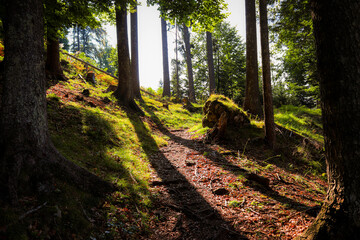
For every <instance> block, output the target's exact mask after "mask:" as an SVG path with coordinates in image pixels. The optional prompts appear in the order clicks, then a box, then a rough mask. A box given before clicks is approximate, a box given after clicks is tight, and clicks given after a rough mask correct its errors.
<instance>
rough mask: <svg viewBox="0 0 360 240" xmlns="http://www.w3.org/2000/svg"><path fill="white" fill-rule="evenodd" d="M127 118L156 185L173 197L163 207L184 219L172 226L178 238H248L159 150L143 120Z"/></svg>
mask: <svg viewBox="0 0 360 240" xmlns="http://www.w3.org/2000/svg"><path fill="white" fill-rule="evenodd" d="M127 116H128V117H129V119H130V121H131V123H132V124H133V126H134V128H135V132H136V134H137V136H138V138H139V140H140V142H141V144H142V148H143V149H144V151H145V153H146V155H147V156H148V157H149V159H150V163H151V165H152V167H153V168H154V169H155V171H156V173H157V175H158V176H159V177H160V178H161V181H160V182H156V183H153V185H155V184H156V185H162V186H165V187H166V189H167V192H168V193H169V195H170V198H171V199H169V200H166V201H167V202H162V203H161V205H162V206H163V207H165V208H168V209H172V210H175V211H177V212H180V213H181V214H182V215H184V216H185V217H179V218H178V221H177V222H176V224H175V225H180V226H179V227H177V226H174V227H173V231H175V230H176V231H179V232H180V236H179V237H177V239H247V238H246V237H245V236H243V235H242V234H241V233H240V232H237V231H235V230H234V229H233V228H232V226H231V225H230V224H229V223H228V222H226V221H225V220H224V219H223V218H222V217H221V215H220V214H219V213H218V212H217V211H216V210H215V209H214V208H213V207H212V206H211V205H210V204H209V203H208V202H207V201H206V200H205V199H204V198H203V197H202V196H201V195H200V194H199V193H198V192H197V191H196V189H195V188H194V187H193V186H192V185H191V184H190V183H189V181H188V180H187V179H186V178H185V177H184V175H182V174H181V173H180V172H179V171H178V170H177V169H176V167H175V166H173V165H172V164H171V162H170V161H169V160H168V159H167V158H166V157H165V155H164V154H163V153H161V152H160V151H159V147H158V146H157V143H156V142H155V140H154V139H153V137H152V136H151V133H150V132H149V131H148V130H147V129H146V127H145V125H144V123H143V121H142V120H141V118H140V117H139V116H137V115H135V114H133V113H131V112H128V113H127ZM162 128H163V127H162ZM162 131H163V130H162ZM165 221H166V220H165ZM162 237H164V238H169V237H170V236H162Z"/></svg>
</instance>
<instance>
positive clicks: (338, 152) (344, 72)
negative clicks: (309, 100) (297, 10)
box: [298, 0, 360, 240]
mask: <svg viewBox="0 0 360 240" xmlns="http://www.w3.org/2000/svg"><path fill="white" fill-rule="evenodd" d="M312 9H313V24H314V33H315V39H316V49H317V58H318V69H319V73H320V91H321V100H322V114H323V125H324V135H325V155H326V160H327V174H328V182H329V189H328V194H327V197H326V200H325V202H324V204H323V206H322V209H321V211H320V214H319V215H318V217H317V218H316V220H315V221H314V223H313V224H312V225H311V226H310V227H309V228H308V230H307V231H306V232H305V233H304V234H303V235H302V236H301V237H298V239H329V240H332V239H334V240H335V239H359V238H360V191H359V189H360V174H359V171H360V161H359V159H360V152H359V149H360V135H359V133H360V121H359V118H360V98H359V93H360V71H359V65H360V48H359V46H360V38H359V36H360V28H359V26H360V14H359V12H360V4H359V2H358V1H353V0H334V1H326V0H317V1H312Z"/></svg>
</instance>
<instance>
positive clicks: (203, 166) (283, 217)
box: [151, 128, 326, 239]
mask: <svg viewBox="0 0 360 240" xmlns="http://www.w3.org/2000/svg"><path fill="white" fill-rule="evenodd" d="M155 129H156V128H155ZM161 133H162V134H165V135H167V136H169V137H170V139H169V140H168V142H169V144H168V145H167V146H165V147H162V148H160V151H159V152H158V153H155V154H153V155H152V156H151V161H152V164H153V166H154V168H155V170H156V174H154V175H153V176H152V180H151V181H152V183H151V184H152V186H153V187H154V188H155V190H156V191H157V192H158V196H159V197H158V202H157V210H156V214H158V215H159V216H161V217H160V218H159V222H154V223H153V224H152V226H151V227H152V228H153V229H154V232H153V234H152V235H151V239H293V238H294V237H295V236H296V235H298V234H299V233H301V232H302V231H303V230H304V229H306V228H307V227H308V226H309V224H310V223H311V222H312V221H313V220H314V217H315V216H316V214H317V212H318V210H319V209H320V207H319V204H320V203H321V202H322V200H323V198H324V191H323V189H325V188H326V183H325V182H324V181H322V180H320V179H316V178H314V177H311V176H304V177H299V175H297V174H295V173H294V174H291V173H289V172H287V171H286V170H285V169H283V168H281V167H277V166H275V165H269V163H268V162H267V161H268V160H267V159H264V158H263V157H264V156H263V155H262V152H264V151H266V149H264V147H265V146H261V144H258V145H257V147H256V149H244V153H241V152H239V151H236V150H234V149H238V148H237V146H234V145H233V144H232V145H230V146H229V145H218V144H205V143H203V141H202V139H201V138H198V139H193V138H192V135H191V134H190V133H189V132H187V131H186V130H184V129H176V130H168V129H165V128H162V129H161ZM249 145H250V144H249ZM265 148H266V147H265ZM245 172H251V173H253V174H254V175H259V176H262V177H264V178H266V179H268V180H269V182H270V184H269V186H266V184H264V183H263V182H259V181H257V179H256V178H255V177H253V180H251V179H247V178H246V177H244V173H245ZM309 183H311V185H310V184H309ZM320 189H321V190H320Z"/></svg>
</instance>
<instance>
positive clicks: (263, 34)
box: [259, 0, 276, 148]
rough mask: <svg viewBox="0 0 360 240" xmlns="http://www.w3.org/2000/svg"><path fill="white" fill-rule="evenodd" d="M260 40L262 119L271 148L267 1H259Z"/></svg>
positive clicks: (271, 111)
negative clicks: (262, 96)
mask: <svg viewBox="0 0 360 240" xmlns="http://www.w3.org/2000/svg"><path fill="white" fill-rule="evenodd" d="M259 8H260V38H261V55H262V72H263V92H264V117H265V136H266V140H267V142H268V144H269V145H270V147H271V148H274V147H275V142H276V136H275V123H274V110H273V99H272V90H271V71H270V51H269V30H268V29H269V27H268V18H267V0H260V2H259Z"/></svg>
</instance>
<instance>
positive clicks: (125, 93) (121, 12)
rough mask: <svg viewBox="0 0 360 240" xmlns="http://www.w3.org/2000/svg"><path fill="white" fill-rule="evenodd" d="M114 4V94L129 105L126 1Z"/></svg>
mask: <svg viewBox="0 0 360 240" xmlns="http://www.w3.org/2000/svg"><path fill="white" fill-rule="evenodd" d="M119 2H120V3H119ZM116 5H117V6H116V32H117V45H118V63H119V65H118V75H119V76H118V78H119V83H118V87H117V89H116V90H115V92H114V95H115V97H116V98H117V99H118V101H119V103H120V104H122V105H125V106H130V104H132V102H134V94H133V87H132V81H131V68H130V56H129V42H128V32H127V10H126V3H123V2H122V1H119V0H118V1H117V4H116ZM119 7H121V8H119Z"/></svg>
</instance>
